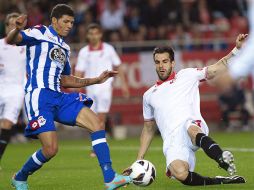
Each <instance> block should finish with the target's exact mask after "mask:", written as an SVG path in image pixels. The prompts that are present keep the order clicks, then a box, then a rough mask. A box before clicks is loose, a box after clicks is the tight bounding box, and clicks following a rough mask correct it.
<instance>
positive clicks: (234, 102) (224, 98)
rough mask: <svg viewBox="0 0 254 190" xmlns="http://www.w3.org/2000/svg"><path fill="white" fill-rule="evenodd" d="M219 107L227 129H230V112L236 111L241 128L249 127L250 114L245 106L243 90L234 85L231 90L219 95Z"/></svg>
mask: <svg viewBox="0 0 254 190" xmlns="http://www.w3.org/2000/svg"><path fill="white" fill-rule="evenodd" d="M219 102H220V107H221V111H222V119H223V122H224V124H225V126H226V128H227V129H232V126H230V114H231V113H233V112H238V113H239V114H240V120H241V122H242V129H243V130H246V129H249V126H248V123H249V118H250V114H249V112H248V110H247V109H246V108H245V102H246V99H245V94H244V90H243V89H242V88H241V87H239V86H237V85H235V86H234V87H233V88H232V90H230V91H226V92H224V93H223V94H221V95H220V96H219Z"/></svg>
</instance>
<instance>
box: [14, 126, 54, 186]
mask: <svg viewBox="0 0 254 190" xmlns="http://www.w3.org/2000/svg"><path fill="white" fill-rule="evenodd" d="M38 138H39V139H40V142H41V145H42V148H41V149H39V150H37V151H36V152H35V153H34V154H33V155H32V156H31V157H30V158H29V159H28V160H27V162H26V163H25V164H24V165H23V167H22V169H21V170H19V171H18V172H17V173H16V175H15V180H17V181H27V178H28V176H29V175H32V174H33V173H34V172H35V171H37V170H39V169H40V168H41V167H42V166H43V164H45V163H46V162H47V161H48V160H50V159H51V158H53V157H54V156H55V155H56V153H57V150H58V146H57V135H56V132H55V131H49V132H44V133H41V134H39V135H38Z"/></svg>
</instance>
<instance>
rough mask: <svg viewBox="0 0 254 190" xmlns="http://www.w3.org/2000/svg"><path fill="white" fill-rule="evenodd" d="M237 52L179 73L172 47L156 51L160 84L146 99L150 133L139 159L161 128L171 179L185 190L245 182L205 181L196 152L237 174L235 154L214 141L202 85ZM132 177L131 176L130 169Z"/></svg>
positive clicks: (144, 135)
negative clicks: (204, 112)
mask: <svg viewBox="0 0 254 190" xmlns="http://www.w3.org/2000/svg"><path fill="white" fill-rule="evenodd" d="M243 39H244V35H239V36H238V38H237V41H236V46H237V47H238V48H240V47H241V44H242V41H243ZM231 57H232V52H230V53H229V54H228V55H226V56H225V57H223V58H222V59H221V60H219V61H218V62H217V63H215V64H213V65H210V66H207V67H204V68H187V69H182V70H180V71H179V72H178V73H175V72H174V66H175V61H174V51H173V49H172V48H170V47H158V48H155V50H154V52H153V58H154V62H155V68H156V72H157V75H158V78H159V80H158V81H157V82H156V84H155V85H154V86H152V87H151V88H150V89H149V90H147V91H146V92H145V94H144V96H143V116H144V128H143V131H142V134H141V137H140V149H139V152H138V156H137V159H144V157H145V154H146V152H147V150H148V148H149V145H150V143H151V141H152V138H153V136H154V133H155V131H156V126H158V128H159V130H160V133H161V136H162V139H163V152H164V155H165V157H166V164H167V175H168V176H173V177H174V178H176V179H177V180H179V181H180V182H182V183H183V184H185V185H191V186H197V185H213V184H227V183H245V179H244V178H243V177H241V176H231V177H221V176H217V177H213V178H211V177H204V176H201V175H199V174H198V173H196V172H194V167H195V162H196V161H195V151H196V150H197V149H198V148H202V149H203V150H204V152H205V153H206V154H207V155H208V156H209V157H210V158H211V159H213V160H215V161H216V162H217V163H218V164H219V166H220V167H221V168H223V169H225V170H226V171H227V172H228V173H229V174H230V175H233V174H234V173H235V172H236V168H235V165H234V158H233V154H232V153H231V152H229V151H223V150H222V149H221V148H220V146H219V145H218V144H217V143H216V142H215V141H214V140H213V139H212V138H211V137H209V136H208V131H209V130H208V127H207V124H206V122H205V121H204V119H203V117H202V116H201V113H200V95H199V83H200V81H203V80H211V79H213V78H214V77H215V76H216V75H217V74H218V73H220V72H224V71H225V70H226V65H225V64H226V63H227V62H226V61H227V60H229V59H230V58H231ZM125 173H126V174H128V173H129V170H128V169H127V170H126V171H125Z"/></svg>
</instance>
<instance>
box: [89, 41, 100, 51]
mask: <svg viewBox="0 0 254 190" xmlns="http://www.w3.org/2000/svg"><path fill="white" fill-rule="evenodd" d="M88 47H89V51H100V50H102V49H103V44H102V42H101V43H100V45H99V47H98V48H93V47H92V46H91V45H90V44H89V45H88Z"/></svg>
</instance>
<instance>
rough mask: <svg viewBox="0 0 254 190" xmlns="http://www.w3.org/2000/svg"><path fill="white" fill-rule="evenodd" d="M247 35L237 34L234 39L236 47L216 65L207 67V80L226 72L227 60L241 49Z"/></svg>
mask: <svg viewBox="0 0 254 190" xmlns="http://www.w3.org/2000/svg"><path fill="white" fill-rule="evenodd" d="M247 36H248V35H247V34H239V35H238V36H237V39H236V47H235V48H234V49H233V50H232V51H231V52H230V53H229V54H227V55H226V56H225V57H223V58H222V59H220V60H219V61H218V62H217V63H215V64H213V65H210V66H208V67H207V79H208V80H209V79H213V78H214V77H216V76H218V75H219V74H221V73H223V72H225V71H226V70H227V66H228V63H229V59H231V58H232V57H233V56H234V55H236V53H237V51H238V50H239V49H241V47H242V44H243V42H244V41H245V39H246V38H247Z"/></svg>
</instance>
